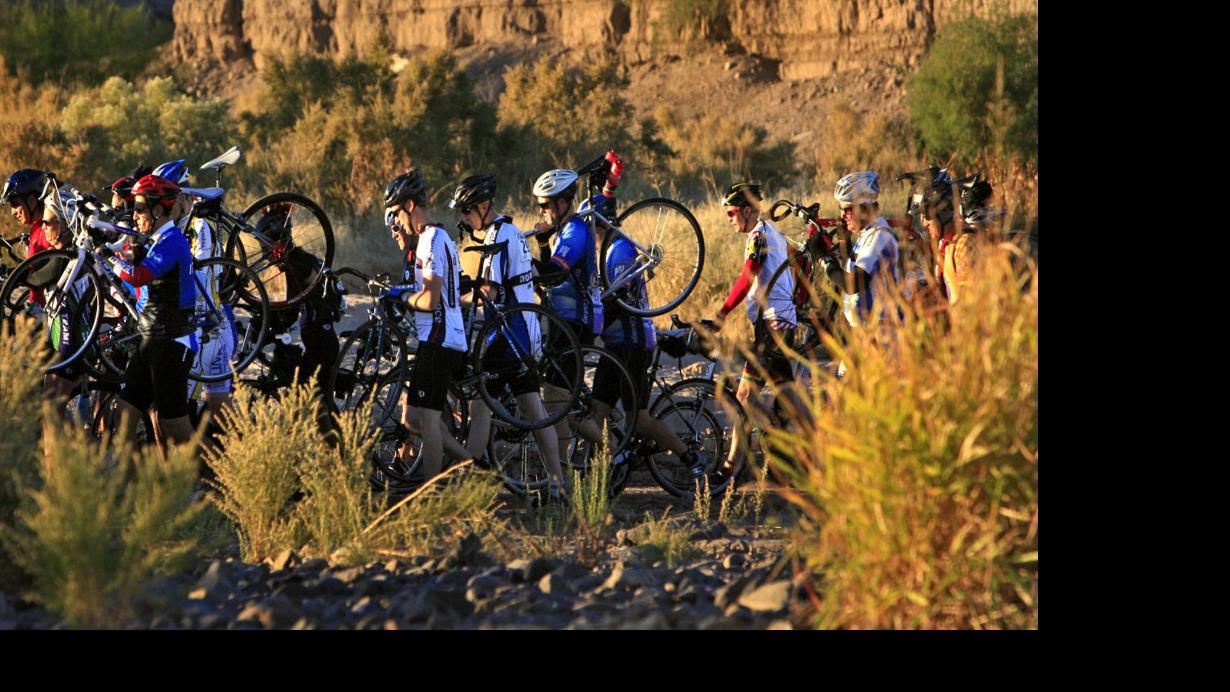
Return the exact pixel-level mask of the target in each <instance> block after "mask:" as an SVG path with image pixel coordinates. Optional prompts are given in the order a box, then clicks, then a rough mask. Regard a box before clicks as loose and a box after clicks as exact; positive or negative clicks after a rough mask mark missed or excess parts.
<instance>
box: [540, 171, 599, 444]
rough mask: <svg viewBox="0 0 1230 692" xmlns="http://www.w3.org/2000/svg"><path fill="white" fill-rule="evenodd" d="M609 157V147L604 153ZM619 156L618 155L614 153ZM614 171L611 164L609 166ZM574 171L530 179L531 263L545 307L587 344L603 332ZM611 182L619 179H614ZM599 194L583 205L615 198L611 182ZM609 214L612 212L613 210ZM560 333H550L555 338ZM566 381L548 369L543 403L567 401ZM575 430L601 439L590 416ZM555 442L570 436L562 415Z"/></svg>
mask: <svg viewBox="0 0 1230 692" xmlns="http://www.w3.org/2000/svg"><path fill="white" fill-rule="evenodd" d="M609 155H610V156H614V152H609ZM616 158H618V157H616ZM612 172H613V173H614V167H612ZM578 179H579V176H578V175H577V173H576V171H571V170H568V169H564V168H557V169H554V170H550V171H547V172H546V173H543V174H542V175H541V176H539V178H538V180H537V181H536V182H535V183H534V189H533V194H534V199H535V201H536V202H537V204H538V209H539V213H540V214H541V215H542V221H539V222H538V224H536V225H535V226H534V239H535V240H536V241H537V243H538V259H536V260H535V261H534V268H535V270H536V271H537V272H538V278H539V281H540V282H541V283H542V284H543V285H545V286H549V287H550V288H549V289H548V290H547V300H546V306H547V307H548V308H549V309H550V310H551V311H553V312H554V313H555V314H557V315H559V316H560V317H561V318H563V319H564V321H565V322H567V323H568V326H569V327H570V328H571V329H572V331H573V333H575V334H576V337H577V341H578V342H579V343H580V344H581V345H582V346H592V345H593V343H594V339H595V338H596V337H597V335H598V333H599V332H600V331H602V300H601V297H600V296H601V293H602V291H601V285H600V281H599V274H598V263H597V256H598V249H597V244H596V242H595V239H594V234H593V233H592V232H591V231H590V227H589V224H587V223H586V222H585V220H584V219H582V218H581V217H579V216H577V213H576V212H575V211H574V210H573V199H574V198H575V197H576V194H577V187H578V186H577V181H578ZM615 182H616V184H618V179H617V178H616V181H615ZM607 187H608V190H607V191H604V193H603V194H599V195H595V196H594V199H593V200H587V201H586V204H595V205H602V206H604V207H605V206H606V205H608V204H610V203H612V202H613V201H614V190H615V188H614V187H610V185H609V183H608V186H607ZM612 216H613V215H612ZM561 336H562V335H559V334H552V335H551V337H550V338H551V339H553V340H555V339H558V338H560V337H561ZM549 347H550V348H551V349H552V350H554V351H559V350H561V349H563V348H565V344H564V343H563V342H562V341H557V342H555V343H551V344H549ZM567 387H568V383H566V382H563V381H562V378H561V376H560V375H559V374H558V373H555V372H552V373H548V375H547V377H546V380H545V382H544V383H543V391H544V392H545V393H546V394H547V408H548V409H552V410H555V409H554V408H553V407H552V402H558V401H567V399H568V395H567V392H566V391H565V390H566V389H567ZM578 430H579V431H580V432H581V433H582V435H584V436H585V438H586V439H588V440H590V441H591V442H597V441H598V440H600V439H601V428H599V427H598V426H597V425H596V424H595V422H594V421H593V420H592V419H586V420H585V421H582V422H581V423H580V424H579V426H578ZM555 431H556V434H557V436H558V438H559V443H560V457H561V458H563V457H564V455H565V454H566V453H567V449H566V447H567V443H568V440H570V439H571V438H572V432H571V430H570V428H569V423H568V421H567V419H565V420H561V421H560V422H559V423H557V424H556V425H555Z"/></svg>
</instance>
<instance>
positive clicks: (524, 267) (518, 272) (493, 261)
mask: <svg viewBox="0 0 1230 692" xmlns="http://www.w3.org/2000/svg"><path fill="white" fill-rule="evenodd" d="M486 230H487V236H486V238H485V239H484V240H483V244H484V245H493V244H495V243H505V242H506V243H508V245H506V246H505V247H504V250H503V251H502V252H498V253H496V254H494V255H492V256H490V257H488V258H487V259H486V260H485V262H486V270H485V271H484V273H483V276H482V277H481V278H483V279H486V280H487V281H490V282H492V283H496V284H499V285H500V291H499V294H500V295H499V296H498V297H497V300H496V301H495V303H496V305H497V306H499V307H504V306H506V305H511V304H513V303H534V302H536V301H535V300H534V268H533V265H532V261H533V255H531V254H530V244H529V241H527V240H526V239H525V237H524V236H522V234H521V229H520V228H517V225H516V224H514V223H513V222H512V219H510V218H508V217H507V216H498V217H496V219H495V221H493V222H491V224H490V225H488V226H487V229H486ZM521 317H522V318H523V319H520V320H518V322H520V324H513V325H511V326H512V328H513V330H514V333H515V335H516V337H517V340H518V343H519V345H521V346H522V348H524V349H525V350H526V351H527V352H529V353H539V352H540V351H541V348H542V334H541V331H540V325H539V324H538V320H535V319H531V317H532V315H529V314H525V313H521Z"/></svg>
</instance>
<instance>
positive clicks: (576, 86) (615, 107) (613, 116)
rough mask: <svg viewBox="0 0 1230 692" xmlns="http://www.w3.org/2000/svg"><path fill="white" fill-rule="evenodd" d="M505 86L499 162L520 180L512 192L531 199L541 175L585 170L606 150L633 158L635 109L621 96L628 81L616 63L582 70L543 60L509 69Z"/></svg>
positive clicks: (501, 106)
mask: <svg viewBox="0 0 1230 692" xmlns="http://www.w3.org/2000/svg"><path fill="white" fill-rule="evenodd" d="M504 84H505V87H506V88H505V90H504V93H503V94H502V95H501V96H500V106H499V117H500V128H501V130H502V134H503V137H502V142H503V143H504V144H505V145H506V146H507V147H509V148H508V149H507V150H505V151H506V156H502V157H501V158H502V160H503V161H506V162H507V163H508V164H509V165H508V166H507V167H508V168H510V169H511V170H512V171H515V172H518V173H519V174H520V176H521V178H520V180H517V181H516V182H515V184H512V185H510V188H509V189H517V190H525V194H526V195H528V194H529V189H530V187H531V186H532V184H533V182H534V179H535V178H537V176H538V175H539V174H541V173H542V172H543V171H545V170H548V169H550V168H576V167H579V166H582V165H584V164H586V163H589V161H590V160H592V159H593V157H595V156H597V155H599V154H601V153H602V152H603V151H605V150H606V149H614V150H616V151H618V152H620V154H621V155H623V156H625V157H627V158H634V155H635V152H634V151H633V149H634V147H633V144H634V143H635V142H637V141H638V140H637V138H636V137H635V136H634V133H633V131H632V128H631V126H632V125H633V124H634V123H633V119H632V118H631V115H632V113H633V110H632V106H631V104H630V103H628V100H627V99H626V98H624V96H623V91H624V88H625V87H626V86H627V80H626V79H625V78H623V77H622V76H620V74H619V68H618V66H617V64H616V63H615V62H614V60H611V59H607V60H603V61H599V62H594V63H591V64H589V65H587V66H586V67H585V68H584V69H583V70H582V69H573V68H569V67H566V66H565V65H564V64H563V63H561V62H560V61H558V60H551V59H546V58H544V59H542V60H539V61H538V62H536V63H533V64H532V65H531V64H521V65H517V66H515V67H512V68H510V69H509V70H508V71H507V72H505V73H504ZM509 182H510V183H513V182H514V181H511V180H510V181H509Z"/></svg>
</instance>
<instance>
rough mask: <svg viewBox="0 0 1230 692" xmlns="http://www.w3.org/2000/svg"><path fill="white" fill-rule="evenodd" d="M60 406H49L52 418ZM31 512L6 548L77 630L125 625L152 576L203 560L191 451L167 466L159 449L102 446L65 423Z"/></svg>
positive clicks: (8, 535)
mask: <svg viewBox="0 0 1230 692" xmlns="http://www.w3.org/2000/svg"><path fill="white" fill-rule="evenodd" d="M55 415H56V411H55V408H54V407H53V406H51V405H50V404H47V405H45V406H44V408H43V416H44V417H45V418H47V417H52V416H55ZM45 444H46V445H47V446H48V449H47V453H48V454H47V456H48V458H49V459H51V460H54V466H48V465H43V466H42V468H41V474H40V476H41V478H40V479H39V484H38V485H37V486H36V487H34V488H27V489H26V490H27V491H28V492H29V495H30V500H31V506H30V507H28V508H24V509H22V510H19V511H18V512H17V515H16V519H17V528H15V529H11V530H7V531H5V534H4V543H5V545H6V547H7V549H8V550H9V553H10V554H11V555H12V557H13V559H14V561H15V562H16V564H17V565H18V566H20V567H21V568H22V569H23V570H24V571H25V572H26V573H27V574H28V575H29V576H30V577H31V583H32V584H33V585H34V589H33V593H32V594H31V596H32V597H33V598H34V599H35V600H36V601H38V602H39V603H41V604H42V605H43V606H44V607H46V608H47V609H49V610H51V611H54V612H56V613H59V614H60V615H63V616H64V617H65V618H66V619H67V620H68V621H69V623H71V624H73V625H79V626H85V627H109V626H110V627H114V626H121V625H123V624H125V623H126V622H127V621H129V620H130V619H131V618H132V617H133V615H134V608H135V606H136V602H137V599H138V597H139V596H140V594H141V592H142V590H143V589H144V587H146V585H147V584H148V582H149V581H150V579H151V578H152V577H154V576H155V575H158V574H165V573H170V572H174V571H177V570H180V569H183V568H184V567H186V565H187V564H188V561H189V560H191V559H192V558H193V557H194V556H195V547H196V538H195V537H194V535H193V532H192V531H190V530H188V529H189V527H190V526H191V525H192V524H193V522H194V521H195V520H196V517H197V515H198V514H199V512H200V510H201V509H202V508H203V503H201V502H195V501H193V500H192V499H191V496H192V492H193V486H194V484H195V482H196V477H197V463H196V460H195V458H194V457H193V456H192V453H191V451H190V447H189V446H183V447H179V448H173V449H172V450H171V451H170V453H169V455H168V459H167V460H166V461H164V460H163V458H162V455H161V454H160V453H159V451H158V449H157V447H154V446H149V447H145V448H143V449H141V450H135V451H134V450H133V448H132V446H131V445H130V444H129V443H127V442H126V441H124V440H122V439H118V440H113V439H107V438H104V439H103V440H102V441H101V442H95V441H93V440H89V439H87V438H86V437H85V435H84V434H83V433H82V431H81V430H79V429H76V428H74V427H72V426H68V425H65V426H62V427H61V428H60V429H59V431H58V434H55V435H50V436H48V438H47V440H46V441H45Z"/></svg>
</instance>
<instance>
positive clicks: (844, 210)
mask: <svg viewBox="0 0 1230 692" xmlns="http://www.w3.org/2000/svg"><path fill="white" fill-rule="evenodd" d="M853 211H854V207H853V206H849V207H842V208H841V213H842V214H848V213H853Z"/></svg>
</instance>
